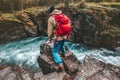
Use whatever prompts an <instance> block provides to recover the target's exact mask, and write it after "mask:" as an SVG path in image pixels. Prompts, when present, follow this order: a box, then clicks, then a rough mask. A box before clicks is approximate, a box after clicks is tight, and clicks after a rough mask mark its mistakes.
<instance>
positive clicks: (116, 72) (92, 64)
mask: <svg viewBox="0 0 120 80" xmlns="http://www.w3.org/2000/svg"><path fill="white" fill-rule="evenodd" d="M74 80H120V68H119V67H116V66H114V65H111V64H105V63H103V62H102V61H99V60H97V59H94V58H91V57H89V56H86V57H85V59H84V62H83V63H82V64H81V65H80V67H79V72H78V73H77V75H76V77H75V79H74Z"/></svg>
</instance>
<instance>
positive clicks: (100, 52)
mask: <svg viewBox="0 0 120 80" xmlns="http://www.w3.org/2000/svg"><path fill="white" fill-rule="evenodd" d="M45 41H47V37H35V38H28V39H24V40H17V41H13V42H10V43H6V44H0V65H3V64H9V65H19V66H23V65H24V66H25V67H27V68H29V69H31V70H38V69H39V70H40V68H39V65H38V63H37V57H38V56H39V55H40V53H39V52H40V44H41V43H42V42H45ZM66 45H67V47H68V48H69V50H70V51H72V52H73V53H74V54H75V56H76V57H77V58H78V59H79V60H80V62H83V59H84V57H85V56H86V55H88V56H91V57H94V58H96V59H98V60H101V61H103V62H105V63H111V64H114V65H116V66H119V67H120V47H118V48H116V51H115V52H113V51H110V50H107V49H104V48H91V47H88V46H86V45H84V44H73V43H69V42H67V43H66Z"/></svg>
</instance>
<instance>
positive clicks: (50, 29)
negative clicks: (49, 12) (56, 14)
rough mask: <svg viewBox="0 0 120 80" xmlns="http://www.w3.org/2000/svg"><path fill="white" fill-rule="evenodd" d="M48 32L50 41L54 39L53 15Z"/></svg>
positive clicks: (49, 21) (49, 20)
mask: <svg viewBox="0 0 120 80" xmlns="http://www.w3.org/2000/svg"><path fill="white" fill-rule="evenodd" d="M47 34H48V39H49V41H51V40H52V37H53V23H52V17H50V18H49V19H48V28H47Z"/></svg>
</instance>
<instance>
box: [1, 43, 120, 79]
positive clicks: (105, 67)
mask: <svg viewBox="0 0 120 80" xmlns="http://www.w3.org/2000/svg"><path fill="white" fill-rule="evenodd" d="M40 49H41V51H40V56H39V57H38V63H39V65H40V67H41V70H42V71H38V72H31V71H30V70H28V69H25V68H24V67H22V66H21V67H19V66H0V80H119V79H120V68H119V67H117V66H114V65H112V64H109V63H104V62H102V61H99V60H97V59H95V58H92V57H89V56H86V57H85V58H84V61H83V62H82V63H80V62H79V61H78V60H77V58H76V57H75V56H74V55H73V54H72V53H71V52H69V50H68V49H67V47H66V50H67V56H66V58H64V57H62V58H63V62H64V65H65V71H66V73H67V74H69V75H70V77H68V76H67V75H65V74H63V73H61V72H58V70H57V69H58V68H57V65H56V64H55V63H54V61H53V59H52V55H51V46H49V45H47V44H41V46H40Z"/></svg>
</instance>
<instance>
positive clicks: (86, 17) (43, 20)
mask: <svg viewBox="0 0 120 80" xmlns="http://www.w3.org/2000/svg"><path fill="white" fill-rule="evenodd" d="M61 9H62V11H63V13H65V14H66V15H68V16H69V17H70V19H71V24H72V27H73V31H72V33H71V37H70V40H71V41H72V42H77V43H85V44H87V45H91V46H97V47H106V48H111V49H112V48H115V47H117V46H120V27H119V26H120V22H119V17H120V10H119V9H113V8H107V7H103V6H93V7H91V6H83V7H82V9H81V8H79V6H78V7H69V8H61ZM37 10H38V11H37V15H34V14H32V13H31V12H21V13H17V15H16V17H17V19H19V20H20V22H13V23H14V24H13V23H11V22H9V23H10V25H11V24H12V25H11V27H9V24H7V23H1V27H0V28H1V29H0V30H1V34H0V42H5V41H11V40H14V39H19V38H23V37H30V36H40V35H46V30H47V19H48V16H47V12H39V9H37ZM3 24H6V25H3ZM13 26H14V27H13ZM3 27H6V28H3ZM10 34H11V35H10Z"/></svg>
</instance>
